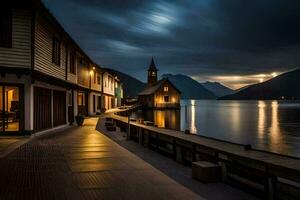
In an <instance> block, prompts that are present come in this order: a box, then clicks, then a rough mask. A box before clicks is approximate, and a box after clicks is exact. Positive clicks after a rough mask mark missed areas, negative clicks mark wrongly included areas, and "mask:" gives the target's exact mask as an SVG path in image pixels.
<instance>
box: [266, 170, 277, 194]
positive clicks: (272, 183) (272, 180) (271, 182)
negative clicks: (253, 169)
mask: <svg viewBox="0 0 300 200" xmlns="http://www.w3.org/2000/svg"><path fill="white" fill-rule="evenodd" d="M276 185H277V177H274V176H270V175H267V180H266V185H265V194H266V199H268V200H274V199H276Z"/></svg>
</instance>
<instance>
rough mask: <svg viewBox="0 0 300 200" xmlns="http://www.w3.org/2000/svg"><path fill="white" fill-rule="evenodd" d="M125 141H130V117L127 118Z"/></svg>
mask: <svg viewBox="0 0 300 200" xmlns="http://www.w3.org/2000/svg"><path fill="white" fill-rule="evenodd" d="M126 140H130V116H128V123H127V135H126Z"/></svg>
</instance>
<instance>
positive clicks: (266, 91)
mask: <svg viewBox="0 0 300 200" xmlns="http://www.w3.org/2000/svg"><path fill="white" fill-rule="evenodd" d="M283 98H284V99H300V69H297V70H294V71H290V72H287V73H284V74H281V75H279V76H277V77H275V78H273V79H270V80H268V81H266V82H263V83H259V84H255V85H251V86H249V87H248V88H246V89H244V90H241V91H239V92H237V93H235V94H232V95H227V96H223V97H221V98H219V99H221V100H227V99H237V100H247V99H249V100H252V99H253V100H259V99H261V100H268V99H270V100H271V99H283Z"/></svg>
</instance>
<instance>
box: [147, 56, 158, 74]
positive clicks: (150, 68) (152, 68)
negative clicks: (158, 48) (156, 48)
mask: <svg viewBox="0 0 300 200" xmlns="http://www.w3.org/2000/svg"><path fill="white" fill-rule="evenodd" d="M150 70H151V71H158V70H157V68H156V65H155V62H154V59H153V56H152V58H151V63H150V66H149V69H148V71H150Z"/></svg>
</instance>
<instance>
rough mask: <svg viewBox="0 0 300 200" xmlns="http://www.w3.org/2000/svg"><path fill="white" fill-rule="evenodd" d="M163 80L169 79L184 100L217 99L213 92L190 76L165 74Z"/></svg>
mask: <svg viewBox="0 0 300 200" xmlns="http://www.w3.org/2000/svg"><path fill="white" fill-rule="evenodd" d="M162 77H163V78H168V79H169V80H170V81H171V83H173V84H174V85H175V86H176V87H177V88H178V89H179V90H180V91H181V98H182V99H216V98H217V95H215V94H214V93H213V92H212V91H210V90H208V89H206V88H205V87H204V86H203V85H202V84H201V83H199V82H198V81H196V80H194V79H192V78H190V77H189V76H186V75H182V74H177V75H172V74H164V75H162Z"/></svg>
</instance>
